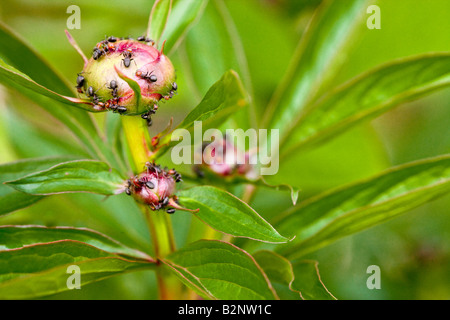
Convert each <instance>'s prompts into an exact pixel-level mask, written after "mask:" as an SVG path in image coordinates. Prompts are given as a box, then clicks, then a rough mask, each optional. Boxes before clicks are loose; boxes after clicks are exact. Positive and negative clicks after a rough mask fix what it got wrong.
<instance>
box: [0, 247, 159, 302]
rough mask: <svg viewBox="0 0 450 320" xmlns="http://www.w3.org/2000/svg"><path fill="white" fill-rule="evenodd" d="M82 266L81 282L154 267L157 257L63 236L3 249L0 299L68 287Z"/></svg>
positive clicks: (34, 295) (36, 295) (56, 291)
mask: <svg viewBox="0 0 450 320" xmlns="http://www.w3.org/2000/svg"><path fill="white" fill-rule="evenodd" d="M74 265H75V266H78V267H79V270H80V274H79V275H80V285H81V286H83V285H85V284H88V283H91V282H94V281H98V280H102V279H105V278H108V277H111V276H114V275H119V274H122V273H124V272H129V271H133V270H142V269H152V268H154V266H155V264H154V261H148V260H137V259H134V260H129V259H125V258H122V257H120V256H118V255H115V254H112V253H109V252H107V251H104V250H101V249H99V248H96V247H94V246H92V245H89V244H86V243H83V242H79V241H74V240H60V241H54V242H49V243H40V244H33V245H28V246H24V247H21V248H18V249H9V250H2V251H0V299H30V298H38V297H43V296H46V295H50V294H55V293H58V292H62V291H66V290H68V289H69V288H68V285H67V283H68V280H70V279H69V277H70V276H71V275H72V272H73V271H70V269H69V271H68V267H70V266H74Z"/></svg>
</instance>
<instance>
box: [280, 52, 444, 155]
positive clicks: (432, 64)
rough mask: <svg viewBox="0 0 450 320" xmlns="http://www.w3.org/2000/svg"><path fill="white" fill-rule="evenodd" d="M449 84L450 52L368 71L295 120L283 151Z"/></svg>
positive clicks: (292, 149)
mask: <svg viewBox="0 0 450 320" xmlns="http://www.w3.org/2000/svg"><path fill="white" fill-rule="evenodd" d="M449 85H450V54H449V53H438V54H427V55H422V56H418V57H413V58H408V59H402V60H399V61H395V62H392V63H389V64H387V65H383V66H381V67H378V68H376V69H374V70H371V71H369V72H367V73H365V74H363V75H361V76H359V77H357V78H355V79H354V80H352V81H350V82H348V83H346V84H344V85H343V86H341V87H339V88H337V89H336V90H334V91H333V92H331V93H329V94H328V95H326V96H325V97H324V98H322V99H321V100H319V101H318V102H317V103H315V104H314V105H313V106H312V107H311V108H310V109H308V111H306V112H305V113H304V114H303V116H302V117H301V118H300V119H299V121H298V122H297V121H292V122H293V123H294V124H296V129H295V130H294V131H293V134H292V135H291V136H290V140H289V142H288V145H287V150H285V152H284V153H283V154H289V153H290V152H292V151H294V150H297V149H298V148H300V147H302V146H304V145H306V144H310V143H313V142H317V141H322V140H324V139H328V138H332V137H335V136H336V135H337V133H340V132H342V131H344V130H347V129H348V128H350V127H352V126H354V125H355V124H357V123H360V122H362V121H365V120H369V119H372V118H374V117H376V116H378V115H380V114H382V113H383V112H386V111H387V110H389V109H391V108H393V107H395V106H397V105H399V104H400V103H403V102H406V101H410V100H413V99H417V98H418V97H420V96H422V95H424V94H427V93H430V92H432V91H435V90H437V89H440V88H443V87H446V86H449Z"/></svg>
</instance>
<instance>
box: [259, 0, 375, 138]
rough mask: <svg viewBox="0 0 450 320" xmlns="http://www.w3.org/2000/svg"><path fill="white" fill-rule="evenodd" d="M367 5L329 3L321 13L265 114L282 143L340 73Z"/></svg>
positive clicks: (358, 1) (362, 0) (356, 1)
mask: <svg viewBox="0 0 450 320" xmlns="http://www.w3.org/2000/svg"><path fill="white" fill-rule="evenodd" d="M365 4H367V1H366V0H349V1H325V2H324V3H323V4H322V5H321V6H320V7H319V8H318V9H317V12H316V13H315V15H314V16H313V18H312V20H311V21H310V23H309V26H308V28H307V30H306V31H305V33H304V34H303V37H302V39H301V41H300V43H299V45H298V47H297V49H296V51H295V53H294V57H293V59H292V62H291V64H290V67H289V69H288V70H289V72H288V73H287V75H286V77H285V78H284V79H283V81H282V83H281V84H280V86H279V87H278V88H277V91H276V92H275V95H274V97H273V99H272V101H271V103H270V105H269V108H268V110H267V112H266V114H265V119H264V120H265V123H266V124H268V127H269V128H279V129H280V138H281V139H283V138H284V137H286V136H287V135H288V134H289V131H290V130H291V129H292V128H294V126H293V124H292V119H293V118H296V117H297V116H298V114H299V113H300V112H301V111H302V110H303V108H304V107H305V105H306V104H307V103H308V101H309V100H310V99H313V98H314V97H315V95H316V94H317V93H318V92H319V91H320V89H322V88H323V87H324V86H325V85H326V82H327V81H328V80H330V79H332V78H333V77H334V76H335V75H336V73H337V72H338V71H339V66H341V64H342V63H343V62H344V59H343V57H345V56H346V52H347V51H348V49H349V44H351V43H352V41H351V39H352V35H353V33H354V32H353V31H354V29H356V27H357V26H359V22H360V19H359V18H358V17H362V16H364V13H365V8H364V5H365Z"/></svg>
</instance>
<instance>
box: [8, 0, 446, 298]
mask: <svg viewBox="0 0 450 320" xmlns="http://www.w3.org/2000/svg"><path fill="white" fill-rule="evenodd" d="M373 4H376V5H378V6H379V8H381V17H382V18H381V24H382V28H381V29H371V28H369V25H368V24H367V23H368V19H369V20H370V17H371V16H370V15H371V13H370V10H368V9H369V6H370V5H373ZM69 5H72V3H69V2H67V1H63V2H61V3H58V4H56V3H55V4H53V3H49V4H45V5H42V4H36V3H35V2H33V1H31V0H24V1H21V2H20V3H19V2H17V1H13V0H7V1H4V2H2V4H1V5H0V11H1V12H2V18H3V20H4V21H2V22H0V42H1V43H2V46H1V48H0V83H1V84H2V85H4V86H5V87H6V88H7V89H6V90H2V91H1V92H0V111H2V114H3V115H4V116H3V117H2V118H1V119H0V299H35V298H47V297H52V298H56V299H58V298H61V297H69V298H79V297H80V296H81V295H77V294H76V293H74V291H76V290H74V291H70V290H69V289H70V285H69V279H71V272H72V271H70V270H72V269H71V268H73V267H75V270H76V269H77V268H79V270H80V272H81V277H80V283H79V285H81V286H82V287H83V288H84V286H85V285H88V284H90V283H93V282H97V281H103V280H104V281H105V282H102V283H107V284H108V285H107V286H105V288H102V287H100V286H98V287H96V286H95V285H93V286H88V287H87V288H88V289H87V292H89V290H90V289H89V288H93V289H91V290H93V291H96V290H102V294H103V295H102V296H105V295H110V296H112V297H116V296H120V297H122V296H125V297H126V298H127V296H126V295H127V292H129V291H130V288H129V287H130V285H129V283H127V282H126V281H127V280H126V279H134V280H133V284H135V285H139V286H142V288H138V289H139V290H136V292H133V294H132V295H130V296H129V298H136V297H138V298H142V297H148V296H151V297H158V298H159V299H186V298H188V299H213V300H214V299H224V300H277V299H282V300H284V299H292V300H334V299H336V298H343V299H361V298H371V299H374V298H375V299H386V298H393V299H404V298H405V297H406V298H408V299H410V298H414V299H417V298H419V299H420V298H424V297H425V298H429V297H433V298H438V299H446V298H448V297H449V295H450V292H449V289H448V287H445V286H443V285H442V284H443V283H447V282H448V281H447V280H449V278H448V277H449V276H448V272H446V271H442V270H446V269H448V261H449V259H448V257H449V254H450V253H449V252H450V250H449V247H448V245H447V244H448V243H449V241H448V240H449V239H448V236H447V234H448V232H447V226H448V215H446V213H447V211H448V210H447V208H448V201H449V198H448V194H449V192H450V183H449V181H450V180H449V179H450V176H449V175H450V155H449V154H448V152H449V148H448V142H449V141H450V140H449V139H448V138H446V137H448V136H449V133H450V132H449V131H448V125H447V123H446V121H445V120H446V119H448V117H450V111H449V110H448V99H449V94H448V93H449V92H448V87H449V86H450V69H449V68H450V53H449V52H450V47H449V42H448V41H447V38H445V36H443V33H442V32H443V31H442V30H444V31H445V30H448V29H449V28H450V25H449V24H448V23H449V21H450V19H448V12H450V5H449V2H448V1H446V0H435V1H433V2H430V3H428V2H427V3H426V4H425V3H424V2H423V1H422V2H421V1H420V0H411V1H410V2H408V4H405V2H404V1H389V0H378V1H376V2H375V1H374V0H348V1H333V0H317V1H315V0H314V1H312V0H311V1H309V0H308V1H306V0H305V1H258V0H248V1H240V2H239V1H223V0H154V1H152V2H150V3H149V2H148V1H145V0H137V1H135V2H133V5H130V4H128V3H125V2H120V1H119V2H117V1H114V2H108V3H106V2H105V3H103V2H92V1H88V0H81V1H79V2H77V5H78V6H80V7H81V11H82V25H83V27H82V29H80V30H77V29H75V30H71V31H70V32H71V34H73V35H74V37H72V36H71V35H70V36H68V38H69V43H67V39H66V35H65V32H64V31H65V29H70V28H69V26H68V24H64V19H67V16H64V15H65V14H67V12H65V10H66V7H67V6H69ZM36 6H39V10H37V7H36ZM61 12H62V13H61ZM61 17H64V19H62V18H61ZM37 25H38V26H39V28H37V27H36V26H37ZM119 33H120V34H119ZM22 35H23V36H22ZM105 35H106V37H105ZM110 35H115V36H117V37H127V36H129V37H133V38H136V37H139V36H140V37H142V36H145V37H148V38H150V39H152V40H153V41H154V42H155V43H153V42H152V41H149V39H147V40H146V41H145V43H147V45H154V46H155V47H156V48H157V49H158V50H160V51H163V53H164V55H165V56H166V57H167V58H168V59H169V58H170V60H171V61H172V64H173V66H174V67H175V69H176V76H177V79H176V83H175V82H173V81H174V80H172V76H173V75H171V80H170V81H169V84H168V91H169V92H168V95H167V96H164V98H161V99H162V100H161V101H160V102H158V104H156V105H155V106H154V108H153V109H152V111H155V112H156V110H157V112H156V114H155V113H154V112H153V113H152V112H149V113H145V114H143V115H141V116H142V119H141V116H125V115H122V114H117V113H112V112H108V113H106V112H96V111H95V110H94V109H93V108H92V101H94V100H95V97H94V96H93V97H92V101H91V100H87V99H81V98H80V96H79V95H78V93H77V90H76V86H75V85H76V83H75V79H76V76H77V73H78V76H79V75H81V73H79V72H80V70H82V66H81V62H82V61H80V56H79V55H78V54H80V55H81V56H82V58H83V59H82V60H83V61H86V57H85V54H84V53H83V51H86V52H88V51H89V52H92V51H91V50H92V47H93V44H94V43H99V41H103V42H101V43H100V44H98V47H97V49H95V50H100V49H99V48H101V50H103V51H101V57H100V58H99V59H107V58H108V53H107V52H110V51H114V50H116V47H114V46H115V45H114V42H115V41H114V39H112V40H111V38H108V37H109V36H110ZM75 37H76V38H77V40H78V41H79V44H77V43H75ZM49 39H51V41H49ZM108 39H109V40H108ZM139 40H140V41H144V40H145V39H144V40H142V39H139ZM71 45H72V47H75V49H76V50H73V48H71ZM35 48H36V49H35ZM69 50H71V51H69ZM129 50H130V51H127V52H124V53H123V54H124V59H125V57H127V58H129V59H130V61H131V60H133V55H135V54H138V53H137V52H136V51H133V49H132V48H130V49H129ZM126 54H128V56H127V55H126ZM86 56H87V57H88V58H90V57H89V55H86ZM157 59H158V58H156V60H155V61H154V62H152V63H154V64H156V63H157ZM97 60H98V59H97ZM100 61H101V60H100ZM136 61H138V59H136ZM97 62H99V61H97ZM93 63H96V62H95V61H93ZM137 64H139V63H136V67H138V68H139V69H140V71H141V73H140V74H138V73H136V77H139V78H134V79H133V78H132V77H131V76H128V75H125V73H123V72H121V71H120V70H119V68H117V66H115V68H116V70H115V73H117V76H118V78H121V79H122V80H124V81H125V82H126V84H128V85H129V86H130V88H131V89H132V90H133V92H134V95H135V97H136V99H135V100H136V101H135V103H136V104H137V105H136V107H138V108H139V104H140V103H141V101H142V98H143V97H144V95H147V94H149V93H148V92H147V91H145V89H142V90H141V88H145V87H143V86H142V84H145V81H147V83H148V88H149V89H150V88H151V86H152V82H156V81H158V80H157V79H156V80H155V79H154V78H153V80H151V78H150V74H151V73H152V72H154V71H152V70H145V67H146V66H138V65H137ZM125 67H126V66H125ZM171 70H172V69H171ZM158 72H161V73H163V76H164V70H163V68H161V70H158ZM171 72H172V71H171ZM66 76H67V79H66ZM99 76H100V75H99ZM153 77H155V75H153ZM157 78H159V75H158V76H157ZM68 79H71V80H70V81H69V80H68ZM159 79H161V78H159ZM110 81H111V79H108V82H105V86H108V83H111V82H110ZM122 84H123V85H125V86H126V84H125V83H122ZM111 87H112V85H111ZM77 88H78V89H80V87H77ZM108 88H109V87H108ZM109 89H111V90H113V88H109ZM148 91H149V90H148ZM130 92H131V91H130ZM112 94H113V95H112V97H113V98H114V99H110V101H101V97H100V100H99V101H97V102H96V103H98V102H100V101H101V102H102V103H104V105H105V106H106V103H108V104H110V103H113V102H114V104H113V105H115V103H117V105H120V99H121V98H122V97H118V96H114V92H113V93H112ZM150 94H152V93H150ZM155 97H159V96H158V95H155ZM97 98H99V97H97ZM171 98H173V99H171ZM155 99H156V100H155V101H157V99H159V98H155ZM99 105H100V103H99ZM108 108H110V109H112V110H116V111H117V110H120V109H117V108H116V109H114V108H112V107H105V110H106V109H108ZM394 108H395V110H394ZM3 109H5V110H3ZM376 118H377V119H376ZM144 119H145V120H144ZM375 119H376V120H375ZM369 121H371V122H369ZM197 122H200V123H201V125H202V130H203V132H204V131H205V130H207V129H218V130H220V132H224V130H225V129H227V128H232V129H243V130H247V129H252V130H257V129H264V130H268V133H269V135H271V134H272V133H271V131H270V129H277V130H279V137H280V140H279V141H272V140H267V141H266V142H264V141H263V142H261V141H258V146H257V147H255V148H253V149H251V150H250V148H248V149H246V146H245V145H244V146H241V145H239V146H236V147H237V149H242V150H240V151H242V153H245V154H246V156H247V159H248V161H250V159H254V156H255V155H256V154H257V153H258V151H261V150H263V149H264V147H270V148H271V149H270V150H272V155H273V156H276V155H279V158H278V160H279V164H280V168H279V171H278V172H277V173H276V174H275V175H273V176H261V175H259V174H258V173H257V172H259V171H258V170H257V169H260V167H261V166H259V165H253V164H252V163H250V164H249V163H246V164H245V165H249V166H250V167H251V170H248V171H245V166H244V170H243V171H239V170H238V169H236V168H242V167H239V166H237V165H238V164H237V163H233V164H231V165H236V166H235V167H232V166H231V165H230V166H229V168H232V169H230V172H231V173H227V172H226V171H223V172H217V171H220V170H217V171H214V170H213V169H212V168H213V167H212V166H211V167H210V168H209V169H211V170H209V169H205V168H206V167H207V165H209V164H207V163H203V164H202V165H203V166H204V167H201V168H203V169H205V170H204V171H203V169H202V170H199V169H198V168H199V167H192V166H190V165H188V164H180V165H178V164H175V161H172V159H170V156H169V154H170V151H171V149H172V148H173V147H175V146H176V145H177V144H178V143H182V144H183V145H185V146H187V147H189V148H191V149H192V144H193V143H195V142H197V141H195V140H194V139H191V141H184V138H183V141H180V140H177V139H176V137H175V135H176V134H175V133H176V132H177V131H175V130H176V129H183V130H184V131H183V132H184V133H186V132H188V133H189V134H191V135H192V134H194V135H195V134H197V133H198V132H195V130H194V126H195V124H196V123H197ZM167 123H169V125H167ZM173 124H175V125H173ZM172 125H173V126H172ZM62 127H65V128H63V129H64V130H59V129H60V128H62ZM203 132H202V133H201V134H202V135H203ZM177 133H180V131H178V132H177ZM272 137H273V136H272ZM179 138H181V137H179ZM269 138H270V136H269ZM172 139H173V141H172ZM186 140H188V139H186ZM269 141H270V143H269ZM215 142H219V141H215ZM228 142H229V141H227V143H228ZM244 144H245V143H244ZM227 145H228V144H227ZM230 148H231V147H230ZM244 149H246V150H244ZM172 150H175V149H172ZM183 152H184V149H183ZM49 154H52V155H53V154H56V155H57V156H55V157H49ZM80 159H83V160H80ZM11 160H15V161H11ZM227 160H229V159H228V158H227ZM272 160H273V159H272ZM152 163H154V164H152ZM159 165H160V166H159ZM227 165H229V164H228V163H227ZM239 165H241V164H239ZM165 167H166V168H165ZM173 167H176V168H173ZM169 168H173V169H169ZM191 170H193V171H192V172H194V174H193V173H191ZM180 173H181V174H180ZM144 177H145V178H144ZM89 193H90V194H89ZM137 194H139V195H140V196H142V197H141V198H139V197H137V196H136V195H137ZM50 195H51V196H50ZM128 195H130V196H131V197H128ZM105 196H106V197H105ZM446 196H447V197H446ZM44 198H45V200H44ZM438 198H439V199H440V200H439V201H438V202H433V201H434V200H436V199H438ZM143 199H145V201H144V200H143ZM41 200H42V201H41ZM139 201H142V202H139ZM144 203H147V204H144ZM149 203H150V205H148V204H149ZM416 208H417V209H416ZM402 214H405V216H407V217H408V218H410V217H411V218H412V219H411V220H406V219H404V220H402V217H400V216H401V215H402ZM406 214H408V215H406ZM393 218H397V219H395V220H393ZM388 221H389V222H388ZM395 221H399V222H398V223H397V224H395V223H394V222H395ZM387 222H388V223H387ZM362 231H364V232H362ZM386 234H387V235H389V236H390V237H392V239H391V238H390V237H389V236H388V237H385V236H384V235H386ZM344 238H345V239H346V240H345V241H338V240H341V239H344ZM385 238H388V240H385ZM355 239H356V240H355ZM356 257H357V258H356ZM405 257H406V258H405ZM300 259H301V260H300ZM319 262H320V269H321V270H320V272H319ZM363 263H370V264H374V263H377V264H379V265H381V267H382V268H383V289H384V290H372V291H371V292H368V291H365V290H366V284H365V279H364V281H361V283H359V282H358V283H356V280H354V281H353V282H352V281H350V280H349V278H348V277H345V276H344V274H346V275H347V276H348V274H349V273H351V272H353V274H354V279H358V281H360V280H359V279H361V278H363V277H364V276H366V278H367V274H365V273H364V271H365V270H363V271H362V273H363V274H362V275H361V274H360V273H361V270H362V269H361V268H363V267H364V268H367V266H362V264H363ZM336 270H339V271H336ZM136 271H144V272H145V273H136V278H133V277H130V278H126V277H123V275H124V274H125V273H129V272H136ZM340 272H341V273H342V275H341V273H340ZM143 274H145V279H144V278H142V279H141V278H139V277H140V276H141V275H143ZM337 274H339V275H337ZM73 275H74V276H76V273H75V274H73ZM121 275H122V276H121ZM149 275H150V276H151V279H147V277H148V276H149ZM324 275H325V276H324ZM399 275H402V276H401V277H399ZM424 275H426V276H424ZM113 276H119V277H115V278H114V279H115V280H114V281H111V280H106V279H107V278H110V277H113ZM352 277H353V275H352ZM138 278H139V280H136V279H138ZM400 278H401V279H400ZM325 279H326V281H325ZM436 279H437V280H436ZM325 283H326V285H325ZM328 283H330V285H329V284H328ZM431 287H432V288H436V289H433V290H430V288H431ZM127 288H128V289H127ZM328 288H329V289H328ZM367 290H368V289H367ZM144 292H145V293H144ZM117 293H120V294H117ZM83 294H85V293H83ZM90 294H92V292H91V293H86V295H85V296H84V297H90Z"/></svg>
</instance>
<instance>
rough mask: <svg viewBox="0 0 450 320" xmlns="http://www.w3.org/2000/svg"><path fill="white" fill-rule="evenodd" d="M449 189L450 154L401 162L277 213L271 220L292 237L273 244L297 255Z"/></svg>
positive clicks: (442, 193) (281, 230)
mask: <svg viewBox="0 0 450 320" xmlns="http://www.w3.org/2000/svg"><path fill="white" fill-rule="evenodd" d="M449 192H450V155H446V156H440V157H436V158H430V159H425V160H421V161H417V162H412V163H408V164H405V165H401V166H398V167H395V168H392V169H390V170H388V171H385V172H383V173H381V174H380V175H378V176H376V177H373V178H369V179H366V180H363V181H359V182H356V183H354V184H351V185H348V186H343V187H340V188H337V189H334V190H331V191H328V192H326V193H324V194H321V195H319V196H317V197H314V198H312V199H309V200H307V201H305V202H303V203H301V204H300V205H298V206H296V207H293V208H292V209H289V210H288V211H286V212H285V213H284V214H281V215H280V216H279V219H278V221H276V222H275V221H274V224H275V226H276V227H277V229H278V230H279V231H280V232H282V233H284V234H291V235H296V239H295V240H294V241H293V242H292V243H291V244H287V245H285V246H283V248H280V249H279V250H278V248H277V247H275V250H276V251H277V252H279V253H280V254H282V255H284V256H286V257H288V258H290V259H293V258H295V257H300V256H302V255H304V254H306V253H308V252H311V251H314V250H317V249H319V248H321V247H323V246H325V245H328V244H330V243H332V242H334V241H336V240H337V239H340V238H342V237H345V236H348V235H351V234H354V233H356V232H359V231H361V230H364V229H366V228H369V227H372V226H375V225H378V224H380V223H382V222H384V221H386V220H389V219H392V218H394V217H396V216H398V215H399V214H401V213H403V212H406V211H408V210H411V209H413V208H415V207H417V206H420V205H422V204H424V203H427V202H429V201H431V200H434V199H436V198H438V197H440V196H443V195H446V194H448V193H449Z"/></svg>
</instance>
